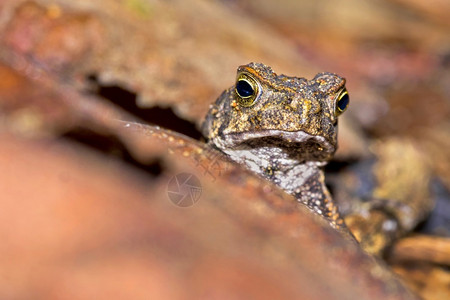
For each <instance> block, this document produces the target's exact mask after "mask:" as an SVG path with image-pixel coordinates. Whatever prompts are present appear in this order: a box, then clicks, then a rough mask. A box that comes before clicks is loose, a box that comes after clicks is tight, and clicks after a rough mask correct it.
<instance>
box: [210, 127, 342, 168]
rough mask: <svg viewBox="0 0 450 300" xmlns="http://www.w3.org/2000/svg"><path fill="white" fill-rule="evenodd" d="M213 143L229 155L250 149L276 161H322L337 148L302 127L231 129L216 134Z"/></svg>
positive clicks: (328, 157)
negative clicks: (299, 129) (235, 130)
mask: <svg viewBox="0 0 450 300" xmlns="http://www.w3.org/2000/svg"><path fill="white" fill-rule="evenodd" d="M214 144H216V146H217V147H218V148H220V149H222V151H224V152H226V153H229V154H230V156H236V155H238V154H239V153H246V152H252V153H253V154H254V155H258V156H266V157H267V156H269V157H270V159H271V160H272V161H275V162H276V161H277V160H279V159H282V160H284V161H285V160H289V161H291V162H292V163H294V162H296V163H303V162H306V161H314V162H317V163H320V164H323V163H324V162H326V161H328V160H329V159H330V158H331V156H332V155H333V154H334V152H335V150H336V147H335V146H334V145H333V144H332V143H330V142H329V141H328V140H327V139H325V138H324V137H322V136H315V135H310V134H308V133H305V132H304V131H282V130H264V131H258V132H241V133H233V134H227V135H224V136H219V137H217V138H216V139H214ZM231 153H233V154H234V155H231ZM232 158H233V157H232ZM235 160H238V159H235ZM239 160H240V159H239Z"/></svg>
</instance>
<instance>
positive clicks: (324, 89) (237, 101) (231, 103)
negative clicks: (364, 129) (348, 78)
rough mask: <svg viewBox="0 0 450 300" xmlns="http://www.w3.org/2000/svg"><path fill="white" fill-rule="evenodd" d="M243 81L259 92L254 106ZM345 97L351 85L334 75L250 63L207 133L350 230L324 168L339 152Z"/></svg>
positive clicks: (211, 117)
mask: <svg viewBox="0 0 450 300" xmlns="http://www.w3.org/2000/svg"><path fill="white" fill-rule="evenodd" d="M241 80H244V81H246V82H247V83H251V85H252V87H253V88H254V89H253V91H254V93H253V94H254V97H253V98H254V99H253V98H252V97H251V98H250V99H253V100H252V101H250V100H249V99H247V98H244V97H242V91H241V90H240V89H239V88H238V89H237V86H238V82H240V81H241ZM239 91H241V92H239ZM244 92H245V90H244ZM343 92H345V93H346V90H345V80H344V79H343V78H341V77H339V76H337V75H335V74H332V73H320V74H317V75H316V76H315V77H314V78H313V79H312V80H307V79H304V78H298V77H288V76H285V75H277V74H275V73H274V72H273V71H272V69H271V68H270V67H268V66H265V65H263V64H258V63H250V64H248V65H245V66H241V67H239V68H238V70H237V81H236V84H235V85H234V86H233V87H231V88H230V89H228V90H226V91H224V92H223V93H222V95H221V96H220V97H219V98H218V99H217V101H216V102H215V103H214V104H213V105H212V106H211V108H210V110H209V113H208V115H207V116H206V119H205V122H204V124H203V127H202V131H203V134H204V136H205V137H206V138H207V139H208V143H209V144H211V145H213V146H215V147H217V148H219V149H220V150H222V151H223V152H225V153H226V154H228V155H229V156H230V158H231V159H233V160H235V161H236V162H238V163H241V164H243V165H245V166H247V168H249V169H250V170H252V171H253V172H255V173H257V174H259V175H261V176H263V177H264V178H266V179H268V180H270V181H272V182H274V183H275V184H277V185H279V186H280V187H281V188H283V189H284V190H286V192H288V193H290V194H292V195H294V196H295V197H296V198H297V199H298V201H299V202H301V203H304V204H306V205H307V206H308V207H309V208H310V209H311V210H312V211H314V212H315V213H317V214H319V215H321V216H323V217H325V218H326V219H327V220H328V221H329V222H330V224H331V225H332V226H334V227H335V228H339V229H343V230H346V228H345V224H344V222H343V220H342V218H341V217H340V216H339V213H338V210H337V207H336V205H335V204H334V202H333V201H332V199H331V197H330V194H329V192H328V190H327V188H326V187H325V183H324V174H323V171H322V169H321V168H320V167H321V166H323V165H324V164H326V163H327V162H328V160H329V159H330V158H331V157H332V156H333V154H334V152H335V151H336V147H337V118H338V115H339V114H340V113H341V112H342V110H340V109H339V108H338V106H337V104H338V99H339V97H340V95H343ZM343 110H345V108H344V109H343Z"/></svg>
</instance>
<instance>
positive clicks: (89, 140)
mask: <svg viewBox="0 0 450 300" xmlns="http://www.w3.org/2000/svg"><path fill="white" fill-rule="evenodd" d="M61 137H62V138H64V139H67V140H70V141H72V142H76V143H78V144H81V145H83V146H85V147H88V148H90V149H93V150H95V151H97V152H100V153H102V154H103V155H107V156H109V157H113V158H116V159H120V160H122V161H124V162H125V163H127V164H130V165H132V166H133V167H136V168H138V169H140V170H142V171H144V172H145V173H147V174H150V175H151V176H154V177H156V176H158V175H160V174H161V173H162V171H163V169H164V167H163V163H162V160H160V159H157V158H156V159H155V160H153V161H151V162H148V163H141V162H139V161H137V160H136V159H134V157H133V156H132V155H131V154H130V152H128V150H127V148H126V147H125V145H124V144H123V143H122V142H121V141H120V140H119V139H118V138H117V137H116V136H114V135H109V134H103V133H98V132H95V131H93V130H91V129H86V128H75V129H72V130H71V131H68V132H66V133H65V134H63V135H62V136H61Z"/></svg>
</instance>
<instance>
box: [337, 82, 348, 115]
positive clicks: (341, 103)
mask: <svg viewBox="0 0 450 300" xmlns="http://www.w3.org/2000/svg"><path fill="white" fill-rule="evenodd" d="M336 100H337V102H336V111H335V114H336V116H339V115H340V114H342V113H343V112H344V111H345V110H346V109H347V107H348V104H349V103H350V97H349V96H348V92H347V89H346V88H343V89H342V90H341V91H340V93H339V95H338V96H337V99H336Z"/></svg>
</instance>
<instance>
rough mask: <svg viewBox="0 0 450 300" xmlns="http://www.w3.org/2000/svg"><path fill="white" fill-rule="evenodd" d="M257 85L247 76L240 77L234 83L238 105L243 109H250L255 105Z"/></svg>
mask: <svg viewBox="0 0 450 300" xmlns="http://www.w3.org/2000/svg"><path fill="white" fill-rule="evenodd" d="M258 91H259V85H258V83H257V82H256V81H255V80H254V79H253V78H251V77H250V76H247V75H244V74H242V75H240V76H239V77H238V80H237V82H236V94H237V96H238V99H237V100H238V103H239V105H241V106H244V107H250V106H252V105H253V104H254V103H255V100H256V97H257V96H258Z"/></svg>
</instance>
